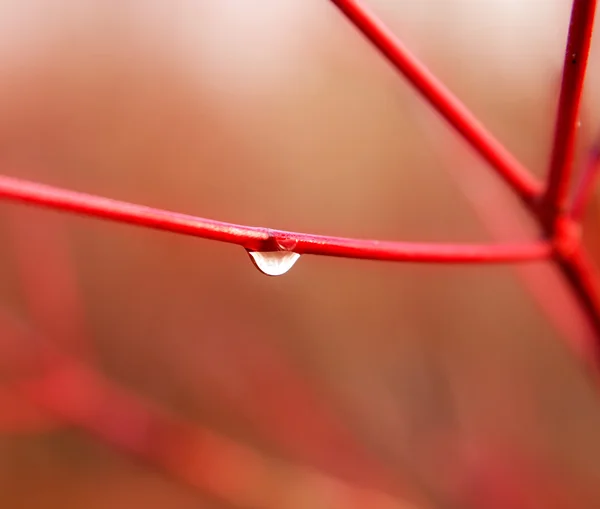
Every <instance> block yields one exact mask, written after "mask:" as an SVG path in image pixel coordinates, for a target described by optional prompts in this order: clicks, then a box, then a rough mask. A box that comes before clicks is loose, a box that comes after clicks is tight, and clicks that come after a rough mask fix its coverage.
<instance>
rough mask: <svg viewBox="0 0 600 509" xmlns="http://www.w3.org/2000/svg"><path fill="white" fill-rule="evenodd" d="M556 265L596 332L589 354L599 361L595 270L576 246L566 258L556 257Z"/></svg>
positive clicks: (599, 296)
mask: <svg viewBox="0 0 600 509" xmlns="http://www.w3.org/2000/svg"><path fill="white" fill-rule="evenodd" d="M557 261H558V264H559V266H560V268H561V270H562V272H563V274H564V276H565V277H566V279H567V281H568V282H569V283H570V286H571V289H572V290H573V293H574V294H575V296H576V297H577V299H578V300H579V302H580V303H581V306H582V308H583V309H584V310H585V311H586V313H587V315H588V317H589V318H590V321H591V322H592V325H593V326H594V328H595V330H596V343H595V351H594V352H589V353H591V354H593V356H594V357H595V358H594V359H593V360H595V361H596V362H598V361H600V345H599V340H598V338H600V281H599V280H598V276H597V273H596V269H595V268H594V266H593V265H592V262H591V261H590V260H589V258H588V255H587V253H586V251H585V250H584V249H583V248H582V247H581V245H579V246H577V247H576V249H575V250H574V251H573V252H572V253H571V254H570V255H569V256H567V257H562V256H560V255H557Z"/></svg>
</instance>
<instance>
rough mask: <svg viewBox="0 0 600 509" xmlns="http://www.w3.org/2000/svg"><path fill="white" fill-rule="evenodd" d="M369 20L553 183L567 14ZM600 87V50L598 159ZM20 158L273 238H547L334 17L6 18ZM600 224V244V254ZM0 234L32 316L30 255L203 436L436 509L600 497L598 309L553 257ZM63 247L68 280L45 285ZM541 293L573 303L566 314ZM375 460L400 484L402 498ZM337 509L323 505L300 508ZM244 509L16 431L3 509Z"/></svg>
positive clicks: (120, 462)
mask: <svg viewBox="0 0 600 509" xmlns="http://www.w3.org/2000/svg"><path fill="white" fill-rule="evenodd" d="M368 3H369V5H371V6H372V7H373V9H374V10H375V11H376V12H377V13H379V14H380V15H381V16H382V18H383V19H384V20H386V22H388V23H389V24H390V26H391V27H392V28H393V29H394V31H396V33H398V34H399V36H400V37H401V38H402V40H403V41H404V42H406V43H407V44H408V45H409V46H410V47H411V49H412V50H413V51H414V52H415V53H416V54H417V55H418V56H419V57H421V58H422V59H423V60H424V61H425V62H426V63H427V65H428V66H429V67H430V68H431V69H432V70H433V71H434V72H436V73H437V74H438V75H439V76H440V77H441V78H442V79H443V80H444V82H445V83H446V84H447V85H448V86H449V87H450V88H451V89H452V90H453V91H454V92H455V93H456V94H457V95H458V96H459V97H460V98H461V99H462V100H464V102H465V103H466V104H467V105H468V106H469V107H470V108H471V109H472V110H473V111H474V112H475V113H476V114H477V115H478V116H479V117H480V118H481V120H482V121H483V122H484V123H485V124H486V125H487V126H488V127H489V128H490V130H491V131H492V132H494V133H495V134H496V135H497V136H498V137H499V139H500V140H502V141H503V142H504V143H505V144H506V145H507V146H508V147H509V148H510V149H511V150H512V151H514V153H515V154H516V155H517V156H518V157H519V159H521V160H522V161H523V162H524V163H525V164H526V165H528V166H529V167H531V169H532V170H533V171H535V172H536V173H537V174H538V175H543V173H544V171H545V168H546V166H547V163H548V157H549V147H550V144H551V139H552V134H553V116H554V113H555V110H556V102H557V95H558V91H559V86H560V70H561V64H562V57H563V46H564V42H565V38H566V31H567V27H568V17H569V10H570V5H569V2H568V1H566V0H545V1H542V0H519V1H500V0H439V1H435V0H428V1H425V0H419V1H417V0H410V1H392V0H371V1H369V2H368ZM598 90H600V47H599V43H598V40H596V42H595V43H594V46H593V50H592V55H591V58H590V76H589V81H588V85H587V88H586V96H585V101H584V112H583V115H582V119H581V128H580V131H581V138H580V150H579V152H580V153H579V160H583V158H584V157H585V153H586V150H589V147H590V146H591V145H592V143H593V140H594V137H598V135H599V133H600V130H599V128H600V96H599V95H598V93H597V91H598ZM0 161H1V164H2V170H1V171H2V173H5V174H9V175H12V176H19V177H24V178H28V179H35V180H39V181H41V182H44V183H48V184H53V185H60V186H64V187H68V188H72V189H76V190H80V191H85V192H90V193H94V194H101V195H105V196H109V197H113V198H117V199H122V200H127V201H133V202H138V203H143V204H147V205H152V206H158V207H163V208H166V209H171V210H176V211H180V212H186V213H191V214H196V215H199V216H203V217H210V218H215V219H220V220H224V221H229V222H236V223H243V224H250V225H259V226H270V227H273V228H280V229H291V230H295V231H309V232H315V233H321V234H332V235H339V236H357V237H363V238H379V239H389V240H400V239H403V240H414V241H481V242H484V241H490V242H491V241H497V240H506V239H513V240H523V239H526V238H532V237H534V236H535V235H536V230H535V228H534V227H533V226H532V224H530V221H529V220H528V218H527V215H526V214H524V213H523V211H522V210H521V209H520V206H519V203H518V202H517V200H516V199H515V198H514V197H512V196H511V194H510V193H509V192H507V190H506V189H505V187H504V184H503V183H502V182H501V181H500V180H499V179H498V178H496V177H495V176H493V174H492V172H491V171H490V170H489V169H488V168H486V167H485V164H484V163H482V162H481V161H479V159H478V158H477V157H476V156H475V155H474V154H473V153H471V152H470V150H469V149H468V148H465V146H464V145H463V144H462V143H461V140H460V139H459V138H458V137H457V136H456V135H455V134H454V133H453V132H452V131H451V130H450V129H449V128H448V127H447V126H446V125H445V124H444V123H443V122H442V121H440V119H439V118H438V117H437V115H436V114H435V113H433V112H432V111H431V110H430V109H429V108H428V107H427V105H426V104H425V103H424V102H423V101H422V100H421V99H420V97H419V96H418V95H417V94H416V92H415V91H413V90H412V88H410V86H409V85H408V84H407V83H405V82H404V81H403V80H402V79H400V78H399V77H398V76H397V75H396V73H395V71H394V70H393V69H392V68H391V66H390V65H388V64H387V62H385V61H384V60H383V59H382V58H381V57H380V56H379V54H378V53H377V52H376V51H375V50H373V49H372V48H371V46H370V45H369V44H368V43H367V42H366V41H365V40H364V38H363V37H362V36H360V35H359V34H358V32H357V31H356V30H355V29H354V28H353V27H351V26H350V25H349V23H348V22H347V21H346V20H345V19H343V18H342V17H341V16H340V15H339V13H338V12H337V11H336V9H335V8H334V7H333V6H332V5H331V4H330V3H329V2H327V1H325V0H321V1H320V0H256V1H250V0H174V1H170V2H165V1H158V0H146V1H143V2H142V1H135V0H125V1H120V2H116V1H106V0H85V1H78V2H72V1H69V0H62V1H59V0H53V1H52V2H47V1H43V0H26V1H18V0H3V1H2V2H1V3H0ZM597 212H598V210H597V208H596V204H595V203H593V204H592V206H591V207H590V209H589V211H588V215H587V217H586V239H587V240H586V241H587V242H588V244H589V246H590V248H591V249H592V251H593V252H594V253H596V259H597V260H598V259H600V256H597V255H598V254H600V243H599V242H598V233H597V232H598V218H599V216H597ZM0 218H1V220H0V239H1V240H0V243H1V245H2V250H1V251H0V261H1V263H0V298H1V302H2V305H3V306H5V307H6V308H7V309H10V310H11V312H13V313H15V314H16V315H18V316H19V317H21V318H22V319H23V320H25V321H27V320H28V312H29V311H28V309H27V298H25V297H24V295H23V290H22V288H21V286H20V285H21V282H20V281H21V280H20V279H19V261H18V256H16V255H15V252H19V249H16V250H15V245H20V246H21V255H22V256H27V255H26V254H23V253H29V256H30V259H29V265H28V267H29V269H28V273H29V276H30V277H29V278H28V280H29V282H30V283H31V284H32V285H33V286H34V287H35V285H36V281H37V291H38V292H39V294H40V295H45V296H46V301H48V300H50V301H52V302H54V304H55V306H56V307H55V310H58V314H60V312H61V311H60V310H61V309H62V310H63V311H64V309H67V308H69V309H71V308H70V307H69V306H70V305H71V303H72V302H73V295H71V294H69V291H70V290H69V288H71V287H69V286H68V285H66V284H65V285H61V284H51V282H52V281H60V280H61V279H60V278H61V277H70V278H73V279H74V280H76V282H75V283H74V284H76V286H77V291H78V294H79V297H78V298H77V299H76V302H77V303H78V306H79V308H80V309H81V315H79V314H78V315H77V316H75V315H74V316H73V317H72V319H73V321H74V322H76V321H78V320H79V321H80V320H82V317H84V324H83V327H84V328H85V330H86V333H87V334H88V336H89V337H88V343H87V344H86V346H85V347H83V348H84V349H85V348H87V347H90V345H91V346H92V347H93V351H94V352H93V354H92V355H93V357H94V360H95V363H96V365H97V366H99V367H100V369H101V370H102V371H103V372H104V373H105V374H107V376H108V377H109V378H110V379H112V380H114V381H115V382H117V383H119V384H121V385H123V386H124V387H127V388H129V389H130V390H132V391H135V393H137V394H140V395H142V396H143V397H145V398H147V399H148V400H151V401H154V402H156V403H157V404H160V405H162V406H163V407H164V408H166V409H169V410H170V411H172V412H173V413H174V414H176V415H179V416H182V417H184V418H185V419H187V420H188V421H189V422H192V423H196V424H197V425H199V426H206V427H208V428H210V429H214V430H218V431H219V432H221V433H222V434H223V435H225V436H227V437H230V438H231V439H233V440H235V441H237V442H239V443H243V444H246V445H249V446H251V447H252V448H253V450H255V451H257V453H259V454H261V455H264V456H265V457H269V458H276V459H278V460H281V461H282V462H285V463H286V464H292V465H301V466H304V467H306V468H310V469H314V470H315V471H318V472H322V473H324V474H326V475H328V476H332V477H335V478H339V479H341V480H344V482H348V483H351V484H354V485H356V486H364V487H373V488H377V489H381V490H382V491H384V492H386V493H388V494H390V495H392V496H395V497H399V498H401V499H404V498H406V499H407V500H411V501H414V502H415V503H417V506H418V507H432V508H436V509H437V508H440V509H442V508H461V509H462V508H465V509H468V508H474V509H475V508H487V509H490V508H492V509H493V508H500V507H502V508H508V507H512V508H521V507H522V508H530V507H531V508H533V507H542V506H543V507H547V508H553V507H561V508H562V507H578V508H583V507H590V508H591V507H598V506H600V434H599V433H598V429H600V401H599V400H598V396H597V388H596V387H594V385H593V382H592V381H591V378H590V376H589V373H587V372H586V370H585V369H584V368H583V366H582V364H581V362H580V361H579V360H578V359H577V358H576V356H575V355H573V353H572V352H571V350H570V349H569V347H568V346H567V345H566V343H565V337H564V336H565V333H566V332H567V330H568V329H569V328H571V331H572V330H573V323H575V322H576V316H575V315H576V310H574V309H573V308H572V307H569V301H568V299H566V300H565V301H564V306H563V301H562V300H561V295H562V293H561V292H562V291H563V289H562V288H561V286H560V283H556V281H560V279H556V280H555V279H552V276H553V272H552V269H550V268H548V267H544V266H541V265H543V264H531V265H530V266H528V267H527V269H526V270H525V272H524V271H521V272H519V271H516V270H515V269H514V268H513V267H483V266H478V267H465V266H462V267H450V266H421V265H415V264H388V263H377V262H368V261H354V260H345V259H334V258H321V257H310V256H304V257H302V258H301V259H300V260H299V262H298V263H297V265H296V266H295V267H294V268H293V270H291V271H290V272H289V273H288V274H286V275H285V276H283V277H280V278H266V277H264V276H263V275H262V274H260V273H259V272H258V271H256V270H255V269H254V267H253V266H252V264H251V263H250V261H249V259H248V257H247V255H246V253H245V252H244V250H243V249H241V248H239V247H236V246H231V245H225V244H219V243H215V242H209V241H205V240H201V239H194V238H187V237H180V236H176V235H171V234H166V233H160V232H154V231H147V230H144V229H140V228H135V227H130V226H124V225H118V224H113V223H107V222H102V221H98V220H93V219H89V218H81V217H74V216H68V215H65V214H59V213H56V212H49V211H41V210H37V209H30V208H26V207H23V206H17V205H13V204H5V203H2V204H0ZM42 225H47V227H46V226H42ZM56 244H60V245H61V246H62V247H61V249H67V247H68V250H69V251H68V256H69V257H70V258H69V259H70V267H71V273H70V275H67V274H62V273H59V271H56V270H54V269H51V268H50V269H47V270H49V271H50V276H49V275H48V274H47V273H45V272H44V267H45V266H48V267H51V259H52V256H53V254H52V253H53V252H54V251H53V250H55V249H56ZM28 246H29V250H28V249H27V247H28ZM49 246H50V247H49ZM51 246H54V247H51ZM538 265H540V266H538ZM36 268H39V269H40V274H39V277H37V276H36V270H35V269H36ZM21 269H22V268H21ZM22 272H23V270H21V273H22ZM531 274H533V275H534V276H533V279H531V278H530V279H527V278H528V277H530V276H531ZM536 275H537V276H536ZM53 277H54V279H53ZM523 278H526V280H527V281H530V282H531V281H533V282H532V285H533V286H535V285H536V284H537V285H538V290H539V287H540V285H541V286H543V285H544V284H546V283H547V284H548V286H544V289H542V292H541V293H542V294H544V295H545V296H546V297H548V295H550V296H551V299H554V300H553V302H554V303H555V307H554V309H553V311H552V312H551V314H554V315H560V316H554V317H552V316H550V317H549V316H548V315H547V314H546V313H545V312H544V308H543V306H540V304H539V302H538V300H536V298H535V291H534V292H533V293H532V291H531V288H528V286H527V284H524V280H523ZM26 279H27V278H26ZM548 281H550V283H548ZM542 282H546V283H542ZM71 289H72V288H71ZM534 290H535V289H534ZM538 294H539V292H538ZM63 300H64V302H65V304H64V306H63V305H61V302H62V301H63ZM556 302H558V304H557V305H556ZM73 309H75V308H73ZM50 314H52V312H51V311H50ZM571 319H572V320H571ZM561 320H562V321H561ZM572 322H573V323H572ZM561 323H563V324H566V325H565V326H564V327H565V328H563V329H561ZM578 333H581V334H583V333H584V332H581V331H580V330H579V329H577V330H575V334H578ZM0 334H2V332H1V331H0ZM57 336H60V334H57ZM55 339H57V340H58V341H63V342H64V345H63V346H65V347H66V348H70V349H79V348H82V345H81V344H79V343H77V341H74V340H72V339H73V338H65V337H57V338H55ZM76 343H77V344H76ZM2 376H3V380H8V378H9V377H8V375H7V374H6V373H5V374H3V375H2ZM2 412H3V410H2V408H0V414H2ZM367 458H368V460H367ZM370 464H375V465H378V466H379V467H381V468H382V469H384V470H385V471H386V472H388V473H389V474H390V478H391V479H393V482H391V483H389V484H387V485H386V486H384V487H382V486H375V485H376V484H377V482H376V481H373V476H372V475H371V474H372V470H370V468H371V467H369V466H368V465H370ZM315 500H316V501H317V502H315ZM319 500H320V499H319V494H318V493H317V494H312V497H311V494H307V493H306V492H303V493H302V494H301V495H298V496H297V497H288V501H289V504H288V505H289V507H294V508H304V507H307V508H308V507H309V506H310V507H315V506H316V507H321V506H320V505H319V502H318V501H319ZM222 504H223V502H222V501H220V500H218V499H215V498H211V497H206V496H205V495H202V494H201V493H198V491H195V490H193V489H191V488H190V487H187V486H185V485H184V484H182V483H180V482H178V481H177V480H176V479H173V478H170V477H168V476H163V475H162V474H161V472H160V471H159V470H157V469H156V468H154V467H152V466H149V465H146V464H144V463H143V462H138V461H134V460H132V459H131V458H130V457H129V456H128V455H126V454H122V453H120V452H119V451H118V450H116V449H113V448H111V447H109V446H107V445H104V444H103V443H102V442H99V441H97V440H96V439H95V438H93V437H91V436H90V435H88V434H86V433H83V432H81V431H79V430H77V429H75V428H70V427H67V428H62V429H60V430H51V431H46V432H43V433H38V434H35V435H30V434H25V433H18V432H14V433H5V434H4V435H3V436H2V438H1V439H0V506H1V507H6V508H17V507H19V508H37V507H40V508H41V507H43V508H46V507H47V508H53V507H57V508H58V507H60V508H67V507H73V508H75V507H86V508H90V509H91V508H108V507H132V506H139V507H147V508H160V507H170V508H191V507H222V506H223V505H222ZM281 507H282V509H285V507H284V506H283V505H282V506H281ZM323 507H325V505H324V506H323Z"/></svg>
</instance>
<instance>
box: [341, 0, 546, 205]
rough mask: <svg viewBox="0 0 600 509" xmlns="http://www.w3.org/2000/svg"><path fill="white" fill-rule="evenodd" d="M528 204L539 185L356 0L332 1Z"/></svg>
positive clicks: (537, 192)
mask: <svg viewBox="0 0 600 509" xmlns="http://www.w3.org/2000/svg"><path fill="white" fill-rule="evenodd" d="M331 1H332V2H333V3H334V4H335V5H336V6H337V7H338V8H339V9H340V10H341V11H342V12H343V13H344V14H345V15H346V17H347V18H348V19H349V20H350V21H351V22H352V23H353V24H354V25H355V26H356V27H357V28H358V29H359V30H360V31H361V32H362V33H363V34H364V35H365V36H366V37H367V38H368V39H369V40H370V41H371V42H372V43H373V44H374V45H375V46H376V47H377V49H379V51H381V53H383V55H384V56H385V57H386V58H387V59H388V60H389V61H390V62H391V63H392V64H393V65H394V67H395V68H396V69H397V70H399V71H400V72H401V73H402V74H403V75H404V76H405V77H406V78H407V79H408V80H409V81H410V82H411V83H412V84H413V85H414V86H415V88H416V89H417V90H418V91H419V92H420V93H421V94H422V95H423V96H424V97H425V98H426V99H427V100H428V101H429V102H430V103H431V105H432V106H433V107H434V108H435V109H436V110H437V111H438V112H439V113H440V114H441V115H442V116H443V117H444V118H445V119H446V120H447V121H448V122H449V123H450V124H451V125H452V126H453V127H454V128H455V129H456V130H457V131H458V132H459V133H460V134H461V135H462V136H463V137H464V138H465V140H466V141H467V142H469V143H470V144H471V146H472V147H473V148H474V149H475V150H477V152H479V154H481V156H483V158H484V159H485V160H486V161H487V162H488V163H489V164H490V165H491V166H492V167H493V168H494V169H495V170H496V171H497V172H498V173H499V174H500V175H501V176H502V178H504V180H506V182H508V184H509V185H510V186H512V187H513V188H514V190H515V191H516V192H517V193H518V194H519V196H520V197H521V198H522V199H523V200H524V201H525V202H526V203H528V204H531V203H533V202H534V201H535V200H536V198H538V197H539V196H540V195H541V192H542V186H541V184H540V183H539V182H538V181H537V180H536V179H535V178H534V177H533V176H532V175H531V174H530V173H529V172H528V171H527V169H526V168H525V167H524V166H523V165H522V164H521V163H520V162H519V161H518V160H517V159H516V158H515V157H514V156H513V155H512V154H511V153H510V152H509V151H508V150H507V149H506V148H505V147H504V146H503V145H502V144H501V143H500V142H499V141H498V140H497V139H496V138H495V137H494V136H493V135H492V134H491V133H490V132H489V131H488V130H487V129H486V128H485V127H484V126H483V125H482V124H481V123H480V122H479V120H478V119H477V118H476V117H475V116H474V115H473V113H471V111H469V109H468V108H467V107H466V106H465V105H464V104H463V103H462V102H461V101H460V100H459V99H458V98H457V97H456V96H455V95H454V94H453V93H452V92H450V90H448V88H446V86H445V85H444V84H443V83H442V82H441V81H440V80H439V79H438V78H436V77H435V76H434V75H433V74H432V73H431V72H430V71H429V70H428V69H427V67H425V65H423V64H422V63H421V62H420V61H419V60H418V59H417V57H415V56H414V55H413V54H412V53H411V52H410V51H409V50H408V49H407V48H406V47H405V46H404V44H403V43H402V42H401V41H400V40H399V39H398V38H397V37H396V36H395V35H394V34H393V33H392V31H391V30H390V29H389V28H388V27H386V26H385V25H384V24H383V23H382V22H381V21H380V20H379V19H378V18H377V17H376V16H375V15H374V14H373V13H371V12H370V11H369V10H368V9H367V7H365V6H364V5H363V4H362V2H360V1H359V0H331Z"/></svg>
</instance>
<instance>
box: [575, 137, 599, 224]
mask: <svg viewBox="0 0 600 509" xmlns="http://www.w3.org/2000/svg"><path fill="white" fill-rule="evenodd" d="M598 174H600V140H599V141H598V142H597V143H596V144H595V145H594V146H593V147H592V150H591V151H590V153H589V154H588V156H587V159H586V162H585V167H584V169H583V174H582V175H581V180H580V181H579V183H578V184H577V188H576V189H575V193H574V195H573V204H572V205H571V217H572V218H573V219H574V220H575V221H581V220H582V219H583V214H584V212H585V208H586V206H587V204H588V203H589V202H590V199H591V198H592V193H593V191H594V186H595V184H596V181H597V180H598Z"/></svg>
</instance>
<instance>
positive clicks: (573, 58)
mask: <svg viewBox="0 0 600 509" xmlns="http://www.w3.org/2000/svg"><path fill="white" fill-rule="evenodd" d="M595 11H596V0H574V1H573V10H572V12H571V23H570V25H569V35H568V40H567V48H566V52H565V61H564V67H563V77H562V85H561V91H560V99H559V105H558V115H557V118H556V128H555V133H554V144H553V148H552V156H551V160H550V171H549V175H548V185H547V189H546V193H545V196H544V206H545V207H544V208H545V210H546V213H547V215H548V217H547V218H545V220H546V222H547V224H546V227H547V228H548V229H549V231H550V232H552V231H553V228H554V221H555V219H556V218H557V217H558V216H559V215H561V214H562V213H564V212H565V208H566V204H567V198H568V193H569V186H570V181H571V174H572V171H573V159H574V154H575V141H576V138H577V126H578V123H579V110H580V107H581V96H582V92H583V85H584V81H585V72H586V68H587V61H588V55H589V51H590V44H591V40H592V31H593V27H594V14H595Z"/></svg>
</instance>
